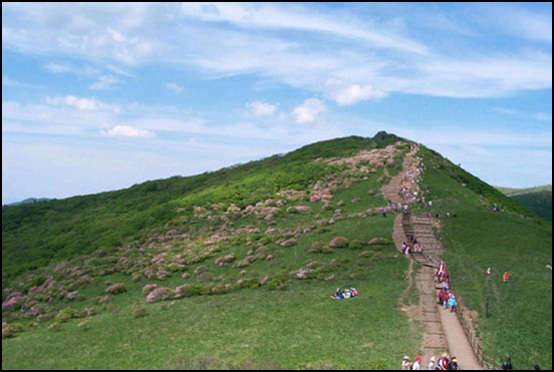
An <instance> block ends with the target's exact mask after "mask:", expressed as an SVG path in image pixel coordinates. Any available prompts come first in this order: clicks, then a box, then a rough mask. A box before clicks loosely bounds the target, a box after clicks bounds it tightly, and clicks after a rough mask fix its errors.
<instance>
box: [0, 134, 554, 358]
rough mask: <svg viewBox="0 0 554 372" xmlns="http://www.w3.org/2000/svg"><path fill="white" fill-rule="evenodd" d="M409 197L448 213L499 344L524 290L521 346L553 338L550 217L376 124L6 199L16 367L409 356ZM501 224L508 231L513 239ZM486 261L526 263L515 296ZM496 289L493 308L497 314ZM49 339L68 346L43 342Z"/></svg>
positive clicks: (413, 347)
mask: <svg viewBox="0 0 554 372" xmlns="http://www.w3.org/2000/svg"><path fill="white" fill-rule="evenodd" d="M408 156H409V157H410V159H411V161H410V162H409V164H408V165H406V164H407V163H406V162H405V159H406V158H407V157H408ZM393 180H399V182H398V184H397V185H395V186H394V187H391V185H392V184H393V182H396V181H393ZM431 205H432V207H431ZM496 206H503V207H504V208H502V210H503V211H504V212H503V213H500V212H497V211H496V210H497V209H498V208H496ZM405 208H409V209H410V210H413V213H420V214H423V213H429V214H430V213H431V212H432V214H433V216H436V219H437V221H440V216H441V213H442V215H443V216H444V215H446V214H447V213H448V215H449V216H450V217H451V218H449V219H448V220H446V219H445V220H444V222H443V224H442V225H441V227H440V229H437V234H441V235H442V236H444V238H443V239H444V243H445V245H446V247H447V251H446V253H445V255H446V257H447V258H448V260H449V261H450V263H451V268H452V275H453V276H454V277H456V278H465V279H464V280H461V279H460V281H459V288H460V289H459V290H460V291H461V292H462V294H463V296H464V297H465V299H466V301H467V304H468V306H469V307H470V308H471V309H472V310H473V311H476V312H479V319H482V321H483V322H486V323H483V328H482V329H484V330H486V331H487V333H486V334H487V336H488V340H487V342H488V345H492V346H489V347H490V348H493V350H494V352H498V350H503V349H502V348H503V347H504V344H503V343H502V340H501V337H499V336H498V335H500V334H501V333H500V330H501V329H503V330H506V329H509V330H510V331H511V332H516V333H517V332H520V331H521V329H522V328H521V327H519V326H518V325H517V324H515V323H509V324H510V325H509V326H506V324H505V323H506V321H507V320H513V319H514V317H516V318H517V317H520V316H521V317H523V316H525V317H527V316H528V315H527V314H528V312H529V311H530V310H529V308H526V307H525V306H523V305H520V304H519V301H517V302H516V303H514V304H513V307H512V308H511V310H510V311H509V312H505V311H504V310H501V309H502V308H501V307H500V306H501V304H502V302H503V301H504V300H506V299H513V297H511V296H514V295H517V296H521V297H522V298H524V299H525V301H524V302H526V303H532V304H534V307H533V310H532V312H533V313H534V316H533V319H531V320H529V321H528V322H526V323H525V327H526V329H529V328H531V329H533V330H534V332H536V336H535V337H534V338H533V339H532V340H531V339H527V338H522V339H521V340H518V342H517V346H518V348H519V350H520V351H521V353H525V352H529V351H530V349H531V348H533V347H534V346H533V345H536V341H537V340H540V342H539V343H538V344H539V345H545V347H547V346H548V341H545V340H548V337H546V338H544V337H543V336H544V335H543V333H544V332H542V330H541V328H540V327H541V326H542V325H539V323H538V322H537V321H536V320H535V319H551V318H552V317H551V316H550V318H547V317H544V316H542V315H544V312H548V311H550V314H551V306H550V308H547V307H546V306H543V305H544V304H543V302H542V301H540V299H538V298H535V297H536V296H535V295H536V293H538V292H542V289H541V288H539V287H537V288H536V290H531V289H529V288H527V289H523V288H525V286H526V285H527V284H529V283H531V282H536V281H537V280H538V279H537V278H542V279H543V281H544V275H546V274H545V273H544V272H543V271H540V272H539V271H537V272H536V273H535V272H534V271H532V270H534V269H533V268H532V267H534V266H535V264H534V262H537V261H539V260H544V261H545V262H546V261H547V260H548V259H549V258H551V250H550V247H551V225H550V226H548V225H545V224H544V222H541V221H540V220H536V219H534V218H533V217H532V216H531V214H530V213H529V212H527V211H526V210H525V209H524V208H522V207H521V206H519V205H518V204H517V203H514V202H513V201H511V200H510V199H509V198H507V197H506V196H504V195H503V194H501V193H500V192H498V191H497V190H496V189H494V188H492V187H490V186H488V185H486V184H485V183H483V182H482V181H480V180H478V179H477V178H475V177H473V176H472V175H470V174H468V173H467V172H465V171H463V170H462V169H460V168H459V167H457V166H455V165H453V164H451V163H450V162H448V161H447V160H446V159H444V158H442V157H441V156H440V155H439V154H437V153H435V152H433V151H432V150H430V149H427V148H425V147H424V146H421V145H417V144H415V143H413V142H410V141H408V140H405V139H402V138H399V137H396V136H395V135H391V134H387V133H386V132H380V133H378V134H377V135H376V136H375V137H374V138H362V137H349V138H342V139H337V140H332V141H324V142H320V143H317V144H313V145H309V146H306V147H304V148H301V149H299V150H296V151H293V152H291V153H289V154H286V155H276V156H273V157H270V158H267V159H263V160H260V161H255V162H251V163H248V164H244V165H238V166H235V167H231V168H226V169H222V170H220V171H217V172H213V173H206V174H202V175H198V176H194V177H186V178H183V177H173V178H170V179H167V180H157V181H149V182H146V183H143V184H140V185H135V186H133V187H131V188H129V189H126V190H120V191H114V192H109V193H102V194H97V195H90V196H83V197H75V198H69V199H65V200H55V201H50V202H44V203H37V204H30V205H21V206H9V207H3V208H2V287H3V297H2V301H3V303H2V322H3V327H2V328H3V332H2V333H3V343H2V345H3V347H2V355H3V356H2V363H3V368H4V367H6V368H10V367H11V368H30V367H33V366H34V367H37V368H40V367H45V368H58V369H61V368H76V367H79V368H89V369H101V368H106V365H110V366H118V367H121V368H135V369H137V368H168V367H169V368H175V369H190V368H193V367H198V366H201V365H208V366H210V367H211V368H218V369H229V368H231V367H234V368H237V367H240V368H245V365H251V366H252V365H254V366H255V367H257V369H264V366H265V363H267V365H268V366H269V365H271V366H272V367H275V366H276V365H277V367H284V368H289V369H298V368H305V369H322V368H326V369H328V368H349V369H354V368H356V369H362V368H364V369H384V368H389V369H390V368H395V366H396V367H397V361H396V360H395V358H397V357H398V355H403V354H406V353H410V354H412V355H415V354H416V353H417V354H420V353H421V351H422V350H421V348H422V343H421V339H422V338H423V336H422V335H421V333H420V331H419V330H418V329H419V328H418V325H417V320H416V319H410V317H409V314H408V313H407V312H405V311H402V309H409V308H410V306H411V305H413V302H416V301H417V299H414V298H412V297H411V296H408V295H407V294H406V293H410V292H409V291H407V289H406V275H407V273H409V272H410V271H409V270H408V261H407V260H405V259H404V258H403V257H401V256H400V255H399V254H398V251H397V249H396V248H397V247H396V246H395V244H394V242H393V240H392V236H393V231H394V226H393V225H394V220H395V218H391V217H393V216H397V215H398V216H400V215H402V213H403V210H404V209H405ZM430 208H432V209H430ZM493 209H494V211H493ZM499 226H500V228H499ZM502 227H509V228H508V229H505V228H502ZM522 231H525V236H526V238H527V239H526V242H525V244H524V243H523V241H522V240H521V238H522V237H521V236H520V235H522V234H521V232H522ZM549 234H550V235H549ZM491 239H492V240H493V241H496V242H501V243H504V242H505V241H506V240H509V241H510V247H509V250H508V251H507V250H505V249H507V248H506V246H507V245H504V244H499V245H493V244H490V240H491ZM548 239H550V241H549V240H548ZM529 242H531V243H532V247H533V248H531V250H530V249H529V248H527V246H526V244H527V243H529ZM485 247H486V248H485ZM448 248H450V250H448ZM468 252H471V253H468ZM531 252H532V258H531V256H530V253H531ZM497 255H500V256H501V257H503V260H502V262H503V265H502V267H500V264H499V263H497V262H495V259H494V258H493V257H497ZM465 262H472V265H466V264H465ZM410 265H412V264H410ZM488 265H491V266H493V268H494V269H495V270H498V271H500V270H506V269H510V270H512V268H513V269H515V268H516V267H517V268H519V269H520V270H523V269H524V268H526V269H529V270H530V272H529V273H527V272H526V273H525V274H523V273H521V277H522V279H521V280H522V281H521V284H518V283H517V282H516V283H514V285H513V286H512V287H510V288H513V291H516V294H514V293H513V292H509V289H508V287H496V282H495V281H494V282H492V283H494V286H492V285H491V286H490V287H483V286H482V285H483V282H482V280H481V279H482V273H484V272H485V270H486V267H487V266H488ZM481 270H482V272H481ZM531 271H532V272H531ZM408 277H410V275H408ZM495 280H496V279H495ZM520 285H521V287H519V286H520ZM337 287H339V288H351V287H355V288H357V290H358V291H359V293H360V296H358V297H357V298H356V299H352V300H351V301H349V302H345V303H340V304H338V303H337V302H334V301H332V300H330V299H329V296H330V295H331V294H332V293H333V292H334V291H335V289H336V288H337ZM489 295H490V296H491V297H490V298H491V300H490V305H491V306H492V307H494V309H495V314H496V315H497V317H495V318H492V319H490V320H486V318H485V316H484V315H483V314H482V309H483V308H484V306H482V305H483V304H484V301H485V297H486V296H489ZM400 299H401V300H400ZM399 301H401V303H400V304H399ZM537 301H539V302H537ZM496 306H498V308H497V307H496ZM414 322H415V323H414ZM476 326H479V324H477V325H476ZM506 327H508V328H506ZM510 327H511V328H510ZM480 329H481V328H480ZM83 332H86V333H83ZM406 335H409V336H408V337H406ZM67 336H71V337H67ZM14 337H15V338H14ZM68 340H74V341H72V342H68ZM22 345H24V346H22ZM177 345H178V346H177ZM295 345H298V346H295ZM50 348H56V349H57V350H59V351H60V355H61V357H60V358H58V359H55V358H54V359H52V358H46V357H45V354H44V352H45V350H49V349H50ZM82 348H85V349H87V350H90V351H91V352H90V353H85V354H83V352H82ZM23 349H24V350H25V353H23V352H22V350H23ZM291 350H292V351H291ZM353 350H354V351H357V352H353ZM544 350H549V351H548V352H551V336H550V348H549V349H544ZM544 350H542V349H541V353H543V354H545V355H546V357H545V358H543V359H540V360H541V362H542V361H547V360H549V358H548V354H546V352H544ZM421 354H422V353H421ZM214 355H215V356H216V357H214ZM514 355H516V356H519V355H521V354H518V351H517V350H516V351H514ZM529 355H536V353H531V352H529ZM100 356H102V357H100ZM203 358H208V359H203ZM521 358H524V357H523V355H521ZM532 361H533V360H526V363H527V364H528V363H530V362H532ZM274 362H275V363H276V364H274ZM44 363H51V364H44ZM106 363H108V364H106ZM543 364H544V363H543Z"/></svg>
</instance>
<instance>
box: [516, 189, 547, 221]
mask: <svg viewBox="0 0 554 372" xmlns="http://www.w3.org/2000/svg"><path fill="white" fill-rule="evenodd" d="M512 199H513V200H515V201H517V202H518V203H519V204H521V205H523V206H524V207H526V208H527V209H529V210H530V211H531V212H533V213H535V214H536V215H537V216H539V217H541V218H544V219H545V220H548V221H552V191H537V192H533V193H528V194H519V195H514V196H512Z"/></svg>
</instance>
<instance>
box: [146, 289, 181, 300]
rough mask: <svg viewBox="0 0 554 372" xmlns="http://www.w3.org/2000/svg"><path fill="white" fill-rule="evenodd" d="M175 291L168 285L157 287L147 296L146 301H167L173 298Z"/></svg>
mask: <svg viewBox="0 0 554 372" xmlns="http://www.w3.org/2000/svg"><path fill="white" fill-rule="evenodd" d="M173 296H174V294H173V291H172V290H171V289H169V288H166V287H161V288H157V289H155V290H154V291H152V292H150V294H149V295H148V296H147V297H146V302H148V303H154V302H160V301H167V300H171V299H172V298H173Z"/></svg>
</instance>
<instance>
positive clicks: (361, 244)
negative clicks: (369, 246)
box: [348, 239, 364, 249]
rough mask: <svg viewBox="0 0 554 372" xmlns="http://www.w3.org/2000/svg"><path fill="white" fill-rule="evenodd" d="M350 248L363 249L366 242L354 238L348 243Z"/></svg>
mask: <svg viewBox="0 0 554 372" xmlns="http://www.w3.org/2000/svg"><path fill="white" fill-rule="evenodd" d="M348 247H349V248H350V249H362V248H363V247H364V242H362V241H361V240H358V239H354V240H352V241H351V242H350V244H349V245H348Z"/></svg>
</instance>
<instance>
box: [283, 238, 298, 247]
mask: <svg viewBox="0 0 554 372" xmlns="http://www.w3.org/2000/svg"><path fill="white" fill-rule="evenodd" d="M296 244H298V241H297V240H296V239H288V240H285V241H284V242H282V243H281V244H280V245H281V247H292V246H293V245H296Z"/></svg>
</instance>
